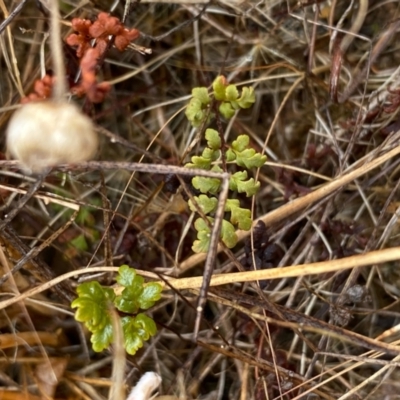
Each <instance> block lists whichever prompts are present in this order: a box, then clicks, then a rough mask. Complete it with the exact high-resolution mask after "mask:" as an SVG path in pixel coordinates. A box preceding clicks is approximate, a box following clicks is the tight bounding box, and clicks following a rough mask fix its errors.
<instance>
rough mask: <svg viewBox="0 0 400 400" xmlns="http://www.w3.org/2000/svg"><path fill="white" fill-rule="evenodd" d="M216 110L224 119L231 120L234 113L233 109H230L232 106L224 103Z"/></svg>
mask: <svg viewBox="0 0 400 400" xmlns="http://www.w3.org/2000/svg"><path fill="white" fill-rule="evenodd" d="M218 109H219V112H220V113H221V115H222V116H223V117H224V118H226V119H230V118H232V117H233V116H234V115H235V112H236V111H235V109H234V108H233V107H232V104H231V103H229V102H225V101H224V102H223V103H221V104H220V106H219V108H218Z"/></svg>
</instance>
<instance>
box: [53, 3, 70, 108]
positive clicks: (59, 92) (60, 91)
mask: <svg viewBox="0 0 400 400" xmlns="http://www.w3.org/2000/svg"><path fill="white" fill-rule="evenodd" d="M50 32H51V35H50V49H51V54H52V57H53V68H54V72H55V76H56V81H55V84H54V88H53V98H54V100H56V101H63V100H64V96H65V94H66V93H67V83H66V81H65V66H64V57H63V53H62V41H61V30H60V12H59V9H58V1H56V0H51V1H50Z"/></svg>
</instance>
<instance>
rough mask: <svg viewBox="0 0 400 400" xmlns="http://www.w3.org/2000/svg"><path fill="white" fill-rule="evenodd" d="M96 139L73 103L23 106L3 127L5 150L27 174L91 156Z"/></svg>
mask: <svg viewBox="0 0 400 400" xmlns="http://www.w3.org/2000/svg"><path fill="white" fill-rule="evenodd" d="M97 146H98V139H97V134H96V132H95V130H94V126H93V123H92V121H91V119H90V118H89V117H87V116H86V115H84V114H83V113H82V112H81V111H80V110H79V109H78V108H77V107H76V106H75V105H74V104H71V103H67V102H64V101H60V102H57V101H54V100H47V101H40V102H32V103H28V104H25V105H23V106H22V107H21V108H20V109H18V110H17V111H16V112H15V113H14V114H13V116H12V117H11V119H10V122H9V124H8V127H7V151H8V153H9V154H10V155H11V156H12V157H13V158H15V159H17V160H19V161H20V162H21V164H22V168H23V169H24V170H25V172H27V173H42V172H44V171H46V169H48V168H50V167H53V166H56V165H58V164H63V163H76V162H81V161H87V160H89V159H91V158H92V157H93V156H94V155H95V154H96V151H97Z"/></svg>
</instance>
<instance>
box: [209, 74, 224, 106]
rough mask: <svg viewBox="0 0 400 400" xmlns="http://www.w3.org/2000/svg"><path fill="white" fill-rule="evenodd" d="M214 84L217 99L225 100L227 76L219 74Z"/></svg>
mask: <svg viewBox="0 0 400 400" xmlns="http://www.w3.org/2000/svg"><path fill="white" fill-rule="evenodd" d="M212 86H213V90H214V97H215V99H216V100H218V101H222V100H225V88H226V86H227V82H226V78H225V77H224V76H223V75H219V76H217V77H216V78H215V80H214V82H213V84H212Z"/></svg>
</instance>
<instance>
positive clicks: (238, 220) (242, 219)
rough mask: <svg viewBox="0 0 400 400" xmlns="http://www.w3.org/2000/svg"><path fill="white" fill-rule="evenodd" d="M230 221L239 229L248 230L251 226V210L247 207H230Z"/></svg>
mask: <svg viewBox="0 0 400 400" xmlns="http://www.w3.org/2000/svg"><path fill="white" fill-rule="evenodd" d="M231 222H232V224H234V225H237V226H238V228H239V229H243V230H244V231H248V230H250V228H251V224H252V222H251V211H250V210H249V209H247V208H241V207H233V208H232V209H231Z"/></svg>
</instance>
